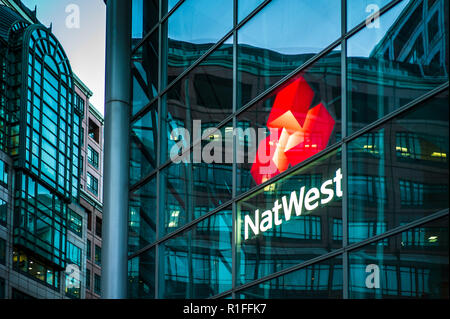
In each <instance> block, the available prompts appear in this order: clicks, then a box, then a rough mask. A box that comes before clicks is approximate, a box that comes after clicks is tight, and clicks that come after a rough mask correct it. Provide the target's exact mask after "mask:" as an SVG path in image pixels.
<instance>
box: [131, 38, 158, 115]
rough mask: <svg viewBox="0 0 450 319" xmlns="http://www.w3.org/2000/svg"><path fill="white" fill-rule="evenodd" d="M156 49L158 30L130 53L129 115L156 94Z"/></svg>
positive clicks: (133, 113)
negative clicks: (130, 87) (130, 89)
mask: <svg viewBox="0 0 450 319" xmlns="http://www.w3.org/2000/svg"><path fill="white" fill-rule="evenodd" d="M158 50H159V43H158V31H155V32H153V33H152V34H151V35H150V36H149V37H148V39H147V40H146V41H145V42H144V44H142V45H141V46H140V47H139V48H138V49H137V50H136V52H134V53H133V55H132V58H131V60H132V68H131V74H132V77H133V81H132V88H133V89H132V93H133V94H132V108H131V115H135V114H136V113H137V112H138V111H140V110H141V109H142V108H143V107H144V106H146V105H147V104H148V103H149V102H150V101H151V100H152V99H154V98H155V97H156V96H157V95H158V56H159V55H158Z"/></svg>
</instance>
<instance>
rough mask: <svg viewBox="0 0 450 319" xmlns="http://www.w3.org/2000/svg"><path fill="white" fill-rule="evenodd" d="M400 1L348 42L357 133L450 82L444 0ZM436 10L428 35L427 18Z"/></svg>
mask: <svg viewBox="0 0 450 319" xmlns="http://www.w3.org/2000/svg"><path fill="white" fill-rule="evenodd" d="M426 4H427V2H425V1H401V2H400V3H399V4H397V5H396V6H395V7H393V8H392V9H391V10H389V11H388V12H386V13H385V14H383V15H382V16H381V17H380V19H379V26H378V27H365V28H363V29H362V30H361V31H359V32H358V33H356V34H355V35H354V36H352V37H351V38H350V39H348V42H347V76H348V79H347V89H348V98H347V99H348V104H347V114H348V115H347V116H348V120H349V127H348V132H349V133H352V132H354V131H357V130H358V129H360V128H362V127H364V126H365V125H367V124H369V123H371V122H373V121H375V120H377V119H379V118H381V117H383V116H384V115H386V114H388V113H390V112H392V111H394V110H396V109H398V108H399V107H401V106H403V105H405V104H407V103H409V102H411V101H413V100H414V99H415V98H418V97H419V96H421V95H423V94H425V93H427V92H428V91H430V90H432V89H433V88H435V87H437V86H439V85H440V84H443V83H445V82H447V81H448V58H446V56H448V52H447V50H448V37H446V36H445V34H448V14H445V12H446V11H445V10H444V1H443V0H438V1H436V3H435V5H434V6H433V9H432V10H431V9H430V10H428V9H427V5H426ZM434 14H437V16H438V17H439V19H438V20H437V21H438V24H437V26H436V29H435V31H433V32H435V33H436V34H437V35H438V36H436V37H434V39H429V38H428V37H427V36H426V35H427V33H426V30H427V22H428V21H429V20H430V19H431V18H433V17H434Z"/></svg>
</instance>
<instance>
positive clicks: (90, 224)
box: [86, 210, 92, 230]
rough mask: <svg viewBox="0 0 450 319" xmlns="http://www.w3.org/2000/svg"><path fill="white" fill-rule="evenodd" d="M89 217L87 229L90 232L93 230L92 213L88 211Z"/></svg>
mask: <svg viewBox="0 0 450 319" xmlns="http://www.w3.org/2000/svg"><path fill="white" fill-rule="evenodd" d="M86 215H87V228H88V229H89V230H92V213H91V211H90V210H86Z"/></svg>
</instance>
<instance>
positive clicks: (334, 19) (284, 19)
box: [237, 0, 341, 108]
mask: <svg viewBox="0 0 450 319" xmlns="http://www.w3.org/2000/svg"><path fill="white" fill-rule="evenodd" d="M340 2H341V1H340V0H331V1H330V0H316V1H298V0H286V1H281V0H274V1H272V2H270V3H269V4H268V5H267V6H266V7H264V9H263V10H262V11H261V12H259V13H258V14H257V15H256V16H255V17H254V18H252V19H251V20H250V21H248V22H247V23H246V24H245V25H244V26H243V27H242V28H241V29H239V33H238V61H237V64H238V92H239V94H238V96H239V97H238V108H239V107H241V106H243V105H245V104H246V103H248V102H249V101H250V100H251V99H252V98H254V97H255V96H257V95H258V94H259V93H262V92H263V91H264V90H265V89H267V88H269V87H270V86H271V85H273V84H275V83H276V82H277V81H279V80H280V79H281V78H283V77H284V76H286V75H288V74H289V73H290V72H292V71H293V70H294V69H296V68H297V67H299V66H300V65H302V64H303V63H304V62H306V61H307V60H308V59H310V58H311V57H312V56H313V55H315V54H316V53H318V52H320V51H321V50H322V49H324V48H325V47H326V46H328V45H330V44H331V43H332V42H333V41H335V40H337V39H338V38H339V36H340V19H341V14H340V12H341V8H340Z"/></svg>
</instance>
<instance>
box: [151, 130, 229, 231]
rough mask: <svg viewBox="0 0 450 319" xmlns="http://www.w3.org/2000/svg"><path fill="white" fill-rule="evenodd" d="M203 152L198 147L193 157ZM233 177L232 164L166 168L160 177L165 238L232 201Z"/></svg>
mask: <svg viewBox="0 0 450 319" xmlns="http://www.w3.org/2000/svg"><path fill="white" fill-rule="evenodd" d="M219 132H223V130H222V131H219ZM222 136H225V134H224V133H223V134H222ZM221 142H222V141H221V140H220V143H221ZM211 143H213V142H211ZM199 152H200V151H197V150H196V149H195V147H194V150H193V152H192V153H194V154H198V153H199ZM203 155H204V154H203ZM220 157H221V159H222V158H224V153H222V152H220ZM190 158H191V159H192V155H191V157H190ZM231 174H232V165H231V163H222V164H221V163H214V162H213V163H210V164H207V163H205V162H201V163H199V162H195V163H192V160H190V163H183V162H180V163H172V164H171V165H170V166H168V167H166V168H164V169H163V170H162V171H161V174H160V190H161V196H162V199H163V200H161V202H160V203H161V204H162V206H160V207H159V209H160V212H162V213H163V215H162V217H163V219H161V229H160V230H161V232H162V234H166V233H169V232H172V231H174V230H175V229H177V228H179V227H181V226H183V225H185V224H186V223H188V222H190V221H192V220H194V219H196V218H198V217H200V216H202V215H204V214H206V213H207V212H209V211H210V210H212V209H214V208H216V207H218V206H220V205H222V204H224V203H226V202H227V201H228V200H230V199H231V191H232V175H231Z"/></svg>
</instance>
